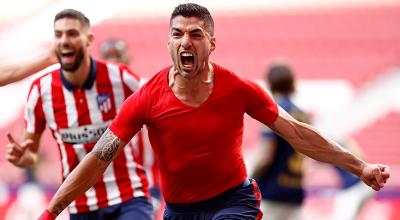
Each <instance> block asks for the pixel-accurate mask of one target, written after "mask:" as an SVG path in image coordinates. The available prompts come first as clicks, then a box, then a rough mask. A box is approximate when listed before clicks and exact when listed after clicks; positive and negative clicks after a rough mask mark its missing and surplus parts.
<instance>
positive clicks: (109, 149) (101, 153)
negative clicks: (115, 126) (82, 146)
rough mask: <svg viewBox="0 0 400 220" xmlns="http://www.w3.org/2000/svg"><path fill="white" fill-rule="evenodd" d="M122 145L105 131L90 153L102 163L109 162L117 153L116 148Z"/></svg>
mask: <svg viewBox="0 0 400 220" xmlns="http://www.w3.org/2000/svg"><path fill="white" fill-rule="evenodd" d="M124 145H125V143H124V142H123V141H122V140H121V139H119V138H118V137H117V136H115V135H114V134H113V133H112V132H111V131H110V130H109V129H107V130H106V131H105V132H104V134H103V135H102V136H101V138H100V140H99V141H97V143H96V146H94V148H93V150H92V152H91V153H92V154H93V155H94V156H96V157H97V158H98V159H100V160H102V161H106V162H110V161H111V160H112V159H113V157H114V155H115V154H116V153H117V151H118V148H119V147H120V146H124Z"/></svg>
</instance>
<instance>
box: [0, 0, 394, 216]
mask: <svg viewBox="0 0 400 220" xmlns="http://www.w3.org/2000/svg"><path fill="white" fill-rule="evenodd" d="M181 2H183V1H162V0H157V1H133V0H113V1H101V0H100V1H93V0H86V1H78V0H68V1H67V0H32V1H28V0H26V1H24V0H13V1H5V0H1V3H2V4H1V5H2V7H1V8H0V63H1V62H8V61H15V60H18V59H21V58H24V57H29V56H33V55H35V54H37V53H38V51H41V50H43V49H44V48H45V47H47V46H48V45H49V44H51V39H52V36H53V34H52V27H53V17H54V15H55V14H56V13H57V12H58V11H59V10H61V9H64V8H76V9H78V10H81V11H83V12H84V13H85V14H86V15H87V16H88V17H89V18H90V19H91V21H92V23H93V31H94V33H95V44H94V45H93V46H92V47H91V51H92V54H93V55H94V57H98V55H99V45H100V43H101V42H102V41H104V40H106V39H108V38H119V39H123V40H125V41H127V42H128V44H129V48H130V55H131V67H132V69H133V70H134V71H135V72H137V73H138V74H139V75H141V76H143V77H146V78H149V77H151V76H152V75H153V74H155V73H156V72H158V71H159V70H160V69H161V68H162V67H164V66H166V65H169V64H170V63H171V62H170V58H169V55H168V51H167V48H166V42H167V34H168V21H169V20H168V19H169V14H170V13H171V11H172V10H173V8H174V6H176V5H177V4H178V3H181ZM196 2H198V3H199V4H201V5H204V6H206V7H208V8H209V10H210V12H211V14H212V15H213V16H214V19H215V28H216V30H215V32H216V34H215V36H216V38H217V49H216V51H215V53H214V54H213V55H212V60H213V61H214V62H216V63H219V64H222V65H224V66H226V67H228V68H230V69H231V70H233V71H235V72H236V73H238V74H240V75H242V76H244V77H247V78H250V79H252V80H255V81H258V82H259V83H261V84H262V83H263V77H264V74H265V69H266V67H267V66H268V65H269V64H270V63H271V62H272V61H274V60H276V59H283V60H286V61H287V62H288V63H289V64H290V65H291V66H292V67H293V69H294V70H295V72H296V73H297V75H298V77H299V88H298V94H297V96H296V101H297V103H298V104H299V105H300V106H301V107H303V108H304V109H305V110H307V111H308V112H310V113H311V114H312V115H313V122H314V125H315V126H316V127H317V128H318V129H320V130H322V131H323V132H324V133H326V134H328V135H329V136H330V137H332V138H335V139H336V140H342V139H346V138H353V139H354V140H356V141H357V142H358V143H359V145H360V147H361V148H362V149H363V151H364V153H365V156H366V159H367V160H368V161H369V162H372V163H377V162H379V163H385V164H388V165H390V166H391V171H392V176H391V179H390V181H389V182H388V184H387V187H386V188H385V189H383V190H382V191H380V192H379V193H377V194H376V195H375V197H374V199H373V200H371V201H369V203H368V204H367V206H366V207H365V209H364V210H363V211H362V213H361V215H360V216H359V219H372V220H375V219H379V220H389V219H390V220H393V219H400V210H399V207H400V146H399V135H400V68H399V67H400V28H399V27H400V1H398V0H397V1H395V0H379V1H378V0H376V1H372V0H370V1H368V0H324V1H322V0H280V1H278V0H276V1H275V0H269V1H261V0H246V1H211V0H204V1H196ZM0 74H1V73H0ZM39 74H40V73H39ZM32 79H33V78H28V79H26V80H23V81H21V82H17V83H14V84H11V85H8V86H5V87H2V88H0V101H1V103H2V108H1V114H0V132H1V133H0V134H1V135H0V144H1V146H2V147H0V155H2V156H1V157H0V220H3V219H7V220H11V219H18V220H23V219H34V217H33V216H35V215H37V212H40V211H41V208H36V209H37V210H36V213H35V211H34V212H33V213H29V214H28V217H27V218H25V217H24V216H23V215H24V214H23V213H24V212H26V210H28V209H35V208H34V207H40V206H43V205H44V204H45V203H46V202H47V200H48V199H49V198H50V197H51V196H52V195H53V193H54V190H55V189H56V188H57V187H58V185H59V183H60V180H61V176H60V172H59V170H60V163H59V162H58V160H59V152H58V150H57V147H56V145H55V143H54V141H53V140H52V137H51V135H50V133H49V132H46V134H45V135H44V137H43V138H42V144H41V148H40V154H41V157H42V158H41V159H42V160H41V163H40V164H39V165H38V166H37V167H36V168H35V174H36V177H37V181H38V182H39V184H40V186H41V187H42V189H43V190H44V191H43V192H44V194H41V193H42V192H41V191H37V190H35V188H34V187H22V185H23V183H24V181H25V178H26V177H25V176H26V172H24V171H23V170H21V169H17V168H15V167H13V166H11V165H10V164H9V163H8V162H7V161H6V160H5V157H4V155H5V146H6V144H7V139H6V133H7V132H11V133H12V134H13V135H14V137H18V138H19V140H21V139H22V136H23V133H22V132H23V125H24V122H23V108H24V102H25V99H26V96H27V92H28V87H29V84H30V82H31V80H32ZM259 128H260V125H259V124H258V122H256V121H254V120H252V119H250V118H246V126H245V138H244V150H245V155H246V160H247V161H248V166H249V170H251V169H252V162H253V161H254V160H253V158H254V156H255V154H256V152H257V145H258V139H259V138H258V136H259ZM18 138H17V139H18ZM305 184H306V187H307V190H308V197H307V200H306V204H305V210H306V213H307V216H308V219H330V216H331V214H332V213H331V212H332V193H331V192H334V191H335V190H337V187H338V185H339V180H338V177H337V175H336V174H335V172H334V171H333V168H332V167H331V166H328V165H324V164H319V163H310V165H308V168H307V171H306V179H305ZM21 189H23V190H21ZM43 195H44V197H43ZM41 197H43V198H44V200H43V201H41V200H38V199H37V198H41ZM16 216H17V217H16ZM63 218H65V214H64V216H62V217H61V219H63Z"/></svg>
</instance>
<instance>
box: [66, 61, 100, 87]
mask: <svg viewBox="0 0 400 220" xmlns="http://www.w3.org/2000/svg"><path fill="white" fill-rule="evenodd" d="M96 73H97V64H96V61H95V60H94V59H93V58H92V57H90V72H89V76H88V78H87V79H86V81H85V83H84V84H83V86H82V88H83V89H91V88H92V86H93V83H94V80H95V79H96ZM60 74H61V81H62V84H63V85H64V86H65V88H67V89H68V90H69V91H73V90H75V89H77V87H76V86H75V85H72V84H71V83H70V82H68V80H67V79H66V78H65V76H64V74H62V69H60Z"/></svg>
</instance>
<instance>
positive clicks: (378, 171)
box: [360, 164, 390, 191]
mask: <svg viewBox="0 0 400 220" xmlns="http://www.w3.org/2000/svg"><path fill="white" fill-rule="evenodd" d="M389 177H390V171H389V167H388V166H386V165H381V164H367V165H366V166H365V167H364V168H363V170H362V173H361V176H360V179H361V180H362V181H363V182H364V183H365V184H367V185H368V186H370V187H371V188H372V189H374V190H375V191H379V190H380V189H381V188H383V187H384V185H385V183H386V181H387V179H388V178H389Z"/></svg>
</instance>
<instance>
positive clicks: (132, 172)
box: [25, 59, 149, 213]
mask: <svg viewBox="0 0 400 220" xmlns="http://www.w3.org/2000/svg"><path fill="white" fill-rule="evenodd" d="M139 86H140V85H139V80H138V77H137V76H136V75H134V74H133V73H132V72H131V71H130V70H129V69H128V68H127V67H126V66H124V65H117V64H111V63H106V62H103V61H96V60H93V59H92V60H91V69H90V73H89V76H88V79H87V80H86V82H85V84H84V85H83V87H82V88H75V87H74V86H73V85H71V84H70V83H69V82H68V81H67V80H66V79H65V78H64V76H63V74H62V72H61V70H60V69H58V70H55V71H52V72H50V73H47V74H45V75H43V76H41V77H39V78H37V79H36V80H35V81H34V82H33V83H32V85H31V88H30V92H29V95H28V101H27V105H26V109H25V120H26V131H27V132H28V133H39V134H40V133H42V132H43V130H44V128H45V126H46V124H47V126H48V127H49V128H50V129H51V131H52V134H53V137H54V138H55V139H56V142H57V145H58V148H59V152H60V158H61V164H62V176H63V179H65V178H66V177H67V176H68V175H69V174H70V173H71V171H72V170H73V169H74V168H75V167H76V166H77V165H78V163H79V162H80V161H81V160H82V159H83V157H84V156H85V155H86V154H87V153H88V152H90V151H91V150H92V148H93V147H94V145H95V143H96V141H97V140H98V139H99V138H100V136H101V135H102V134H103V132H104V131H105V130H106V129H107V127H108V125H109V124H110V122H111V121H112V119H113V118H114V117H115V116H116V114H117V112H118V111H119V110H120V108H121V105H122V103H123V101H124V100H125V99H126V98H127V97H128V96H129V95H131V94H132V93H133V92H134V91H136V90H137V89H138V88H139ZM143 138H144V137H143V133H141V132H139V133H138V134H137V135H136V136H135V137H133V139H132V140H131V141H130V143H128V145H127V146H126V147H125V148H124V149H123V152H121V154H120V155H118V157H117V158H115V160H114V161H113V162H112V163H111V164H110V166H109V167H108V168H107V169H106V171H105V173H104V174H103V176H102V178H100V179H99V180H98V182H97V183H96V184H95V185H94V186H93V187H92V188H90V189H89V190H87V191H86V192H85V193H84V194H83V195H82V196H80V197H78V199H76V200H75V201H74V202H72V203H71V204H70V205H69V211H70V213H82V212H87V211H94V210H97V209H99V208H102V207H107V206H111V205H115V204H118V203H121V202H124V201H127V200H129V199H131V198H135V197H140V196H148V195H149V191H148V180H147V178H146V175H145V172H144V169H143V164H142V163H141V162H140V161H141V159H140V158H141V155H138V154H137V152H140V150H138V149H143V147H144V146H143V144H144V140H143Z"/></svg>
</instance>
